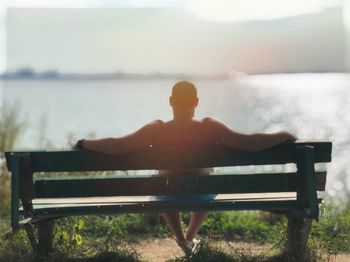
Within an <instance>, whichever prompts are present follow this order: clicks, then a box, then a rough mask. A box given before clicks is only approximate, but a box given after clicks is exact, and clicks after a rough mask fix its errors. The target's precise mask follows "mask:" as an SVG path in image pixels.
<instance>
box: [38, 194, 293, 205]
mask: <svg viewBox="0 0 350 262" xmlns="http://www.w3.org/2000/svg"><path fill="white" fill-rule="evenodd" d="M287 198H288V199H290V198H292V199H295V198H296V193H295V192H286V193H259V194H256V193H252V194H219V195H217V196H216V197H215V200H227V199H230V200H254V199H262V200H263V199H287ZM154 199H155V197H154V196H113V197H74V198H35V199H33V200H32V203H33V205H34V208H35V206H38V205H42V206H43V205H69V204H95V205H98V204H102V203H106V204H111V203H141V202H149V201H155V200H154Z"/></svg>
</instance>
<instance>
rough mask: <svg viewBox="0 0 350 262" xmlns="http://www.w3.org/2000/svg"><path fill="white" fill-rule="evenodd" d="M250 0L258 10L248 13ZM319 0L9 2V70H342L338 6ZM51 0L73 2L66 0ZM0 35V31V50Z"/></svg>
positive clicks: (339, 12)
mask: <svg viewBox="0 0 350 262" xmlns="http://www.w3.org/2000/svg"><path fill="white" fill-rule="evenodd" d="M15 2H16V1H15ZM15 2H12V3H15ZM17 2H21V1H17ZM22 2H23V1H22ZM27 2H28V1H27ZM39 2H40V1H39ZM42 2H45V1H41V2H40V3H41V5H40V3H39V4H37V5H36V4H33V3H36V1H31V2H30V3H31V4H32V7H35V6H42ZM83 2H84V3H85V4H87V3H89V4H90V6H94V3H96V1H92V0H91V1H74V3H75V5H76V6H73V7H80V6H84V4H83ZM109 2H110V1H102V3H104V4H105V5H108V4H110V3H109ZM219 2H220V1H219ZM221 2H222V1H221ZM253 2H254V3H255V6H256V7H260V8H256V10H262V11H252V9H251V7H249V5H251V4H253ZM321 2H323V3H325V2H326V1H320V0H307V1H299V0H296V1H295V2H293V5H289V6H288V4H286V3H290V1H289V2H286V1H276V0H267V1H264V3H265V4H266V3H270V4H271V6H273V7H274V8H273V9H271V8H269V6H268V5H266V6H261V1H255V0H246V1H230V2H227V1H226V4H227V3H235V7H236V8H233V7H234V6H231V8H223V7H224V6H221V7H220V6H210V5H212V3H213V1H165V2H164V1H163V2H162V3H163V5H164V3H167V4H168V5H169V6H172V7H167V8H164V7H163V8H125V7H124V8H109V9H107V8H90V9H81V8H75V9H62V8H61V9H57V8H49V9H48V8H10V9H8V12H7V27H6V29H7V52H6V54H7V68H8V70H16V69H18V68H20V67H33V68H34V69H36V70H38V71H43V70H48V69H57V70H60V71H63V72H87V73H100V72H115V71H118V70H123V71H130V72H142V73H143V72H144V73H148V72H154V71H161V72H184V73H202V74H218V73H219V74H222V73H229V72H230V71H232V70H238V71H245V72H277V71H315V70H330V71H338V70H343V69H344V52H345V43H344V41H345V40H344V39H345V36H344V27H343V20H342V19H343V17H342V10H341V9H340V8H336V9H334V8H332V9H325V6H322V5H320V3H321ZM327 2H328V3H329V2H334V1H327ZM28 3H29V2H28ZM50 3H51V4H48V5H47V6H48V7H50V6H51V7H60V6H66V5H68V6H69V4H68V2H67V1H63V2H60V3H61V4H58V3H59V2H57V1H50ZM62 3H63V4H62ZM121 3H122V4H121ZM126 3H128V4H126ZM150 3H153V5H152V4H150ZM184 3H185V4H184ZM199 3H200V4H199ZM203 3H204V5H203ZM259 3H260V4H259ZM119 4H121V6H134V5H136V6H142V5H143V4H144V5H145V6H159V5H160V4H159V1H129V2H126V1H119ZM257 5H260V6H257ZM96 6H98V7H99V6H104V5H103V4H101V3H100V5H96ZM165 6H166V5H165ZM174 6H175V7H174ZM69 7H72V6H69ZM199 7H200V8H199ZM263 7H264V8H263ZM254 10H255V9H254ZM238 11H239V12H238ZM298 12H299V13H298ZM297 15H299V16H297ZM0 33H1V32H0ZM2 42H3V41H1V34H0V49H1V44H3V43H2Z"/></svg>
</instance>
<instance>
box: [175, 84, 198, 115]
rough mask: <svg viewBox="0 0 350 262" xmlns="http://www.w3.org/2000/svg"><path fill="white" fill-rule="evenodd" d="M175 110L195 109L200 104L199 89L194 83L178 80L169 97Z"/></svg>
mask: <svg viewBox="0 0 350 262" xmlns="http://www.w3.org/2000/svg"><path fill="white" fill-rule="evenodd" d="M169 102H170V105H171V106H172V107H173V109H174V110H179V111H189V110H194V108H195V107H196V106H197V105H198V97H197V89H196V87H195V86H194V84H192V83H190V82H187V81H180V82H177V83H176V84H175V85H174V86H173V89H172V92H171V97H170V99H169Z"/></svg>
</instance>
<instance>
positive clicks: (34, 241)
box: [23, 223, 39, 253]
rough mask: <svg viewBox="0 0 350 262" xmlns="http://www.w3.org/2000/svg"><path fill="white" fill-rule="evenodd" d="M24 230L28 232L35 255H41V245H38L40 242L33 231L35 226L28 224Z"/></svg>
mask: <svg viewBox="0 0 350 262" xmlns="http://www.w3.org/2000/svg"><path fill="white" fill-rule="evenodd" d="M23 227H24V230H25V231H26V232H27V235H28V238H29V242H30V245H31V246H32V248H33V251H34V252H35V253H39V245H38V241H37V239H36V237H35V233H34V229H33V225H32V224H30V223H27V224H25V225H23Z"/></svg>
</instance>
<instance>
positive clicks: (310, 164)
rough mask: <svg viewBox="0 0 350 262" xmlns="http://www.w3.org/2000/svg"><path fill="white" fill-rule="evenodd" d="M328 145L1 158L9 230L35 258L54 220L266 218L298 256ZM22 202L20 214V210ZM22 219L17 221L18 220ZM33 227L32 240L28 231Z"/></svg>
mask: <svg viewBox="0 0 350 262" xmlns="http://www.w3.org/2000/svg"><path fill="white" fill-rule="evenodd" d="M331 150H332V143H331V142H327V141H319V142H312V141H311V142H309V141H304V142H303V141H297V142H288V143H284V144H281V145H278V146H276V147H273V148H270V149H267V150H264V151H260V152H255V153H249V152H242V151H236V150H231V149H227V148H224V147H221V146H218V145H208V146H207V145H206V146H172V147H150V148H147V149H144V150H141V151H138V152H133V153H129V154H125V155H120V156H110V155H103V154H98V153H94V152H91V151H80V150H78V151H74V150H73V151H30V152H6V153H5V156H6V160H7V167H8V169H9V171H11V177H12V178H11V182H12V191H11V226H12V229H13V232H15V231H16V230H18V229H20V228H21V227H24V229H25V230H26V232H27V234H28V237H29V239H30V242H31V244H32V247H33V249H34V250H35V251H38V252H44V253H46V252H49V251H50V250H51V249H52V237H53V226H54V219H56V218H59V217H64V216H72V215H73V216H74V215H88V214H118V213H146V212H164V211H175V210H176V211H189V210H192V211H194V210H207V211H211V210H266V211H273V212H278V213H283V214H285V215H286V216H287V218H288V229H287V241H286V245H285V247H286V251H287V252H289V253H290V254H292V255H293V256H295V257H297V258H300V257H302V256H304V254H305V250H306V245H307V240H308V236H309V232H310V228H311V223H312V220H313V219H316V220H317V219H318V216H319V203H320V202H322V199H321V198H320V197H318V195H317V191H324V189H325V183H326V172H315V168H314V165H315V163H326V162H330V161H331ZM287 163H295V164H296V166H297V172H295V173H277V174H276V173H274V174H267V173H262V174H245V175H237V174H236V175H227V174H225V175H209V176H204V175H203V176H201V175H200V176H143V177H140V176H129V177H126V176H123V177H96V176H95V177H92V178H86V177H79V178H74V177H73V178H72V177H56V178H52V179H48V178H47V179H40V178H38V179H34V177H33V174H34V173H36V172H83V171H84V172H85V171H114V170H144V169H146V170H147V169H174V168H201V167H225V166H247V165H273V164H287ZM265 192H296V198H292V199H278V198H276V199H267V200H266V199H253V200H234V199H226V200H213V201H208V202H172V203H170V202H165V201H146V202H135V203H124V202H120V203H113V204H108V205H103V203H102V205H101V204H96V205H78V204H77V205H74V204H73V205H69V206H68V207H67V206H59V205H58V206H47V207H42V206H38V205H35V204H34V205H33V200H35V199H38V198H53V199H54V198H72V197H94V196H99V197H104V196H147V195H165V194H168V195H172V194H208V193H210V194H229V193H242V194H243V193H265ZM19 200H21V203H22V207H20V204H19ZM21 217H22V219H20V218H21ZM33 225H37V228H38V237H36V234H35V232H34V229H33Z"/></svg>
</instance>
